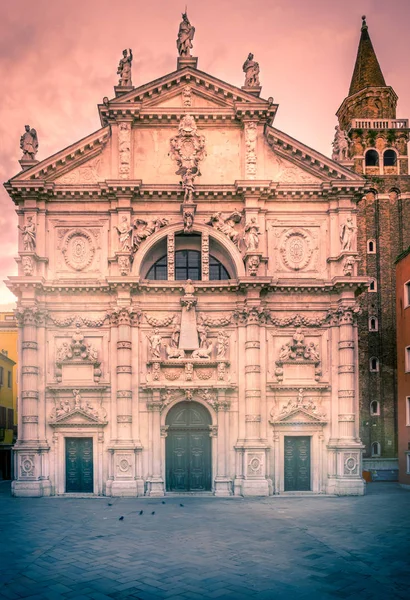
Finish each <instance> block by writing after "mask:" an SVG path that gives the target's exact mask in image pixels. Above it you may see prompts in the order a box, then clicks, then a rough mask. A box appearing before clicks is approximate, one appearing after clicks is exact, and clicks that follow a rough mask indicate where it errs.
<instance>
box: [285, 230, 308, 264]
mask: <svg viewBox="0 0 410 600" xmlns="http://www.w3.org/2000/svg"><path fill="white" fill-rule="evenodd" d="M279 251H280V254H281V256H282V260H283V262H284V264H285V265H286V266H287V267H288V268H289V269H294V270H295V271H300V270H302V269H305V268H306V267H307V266H309V263H310V261H311V258H312V254H313V240H312V238H311V236H310V235H309V234H308V233H307V232H306V231H305V230H303V229H290V230H288V231H287V232H286V233H285V235H284V236H283V237H282V241H281V244H280V247H279Z"/></svg>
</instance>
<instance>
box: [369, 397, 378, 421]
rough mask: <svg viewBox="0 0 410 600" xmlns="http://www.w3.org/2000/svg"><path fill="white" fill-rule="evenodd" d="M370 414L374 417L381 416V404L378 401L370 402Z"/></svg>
mask: <svg viewBox="0 0 410 600" xmlns="http://www.w3.org/2000/svg"><path fill="white" fill-rule="evenodd" d="M370 414H371V416H372V417H377V416H378V415H380V403H379V401H378V400H372V402H370Z"/></svg>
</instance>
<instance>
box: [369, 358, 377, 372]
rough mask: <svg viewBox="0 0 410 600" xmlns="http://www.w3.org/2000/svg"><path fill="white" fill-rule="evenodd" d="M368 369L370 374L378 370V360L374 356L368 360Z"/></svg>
mask: <svg viewBox="0 0 410 600" xmlns="http://www.w3.org/2000/svg"><path fill="white" fill-rule="evenodd" d="M369 368H370V372H371V373H377V371H378V370H379V359H378V358H375V357H374V356H373V357H372V358H371V359H370V360H369Z"/></svg>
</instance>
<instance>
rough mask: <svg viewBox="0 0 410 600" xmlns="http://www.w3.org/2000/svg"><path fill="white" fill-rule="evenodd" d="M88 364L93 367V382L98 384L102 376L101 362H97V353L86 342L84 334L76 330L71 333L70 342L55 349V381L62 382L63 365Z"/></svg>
mask: <svg viewBox="0 0 410 600" xmlns="http://www.w3.org/2000/svg"><path fill="white" fill-rule="evenodd" d="M64 364H67V365H78V364H89V365H91V366H92V367H93V377H94V381H95V382H98V381H99V380H100V377H101V375H102V372H101V369H100V367H101V362H100V361H99V360H98V352H97V350H96V349H95V348H94V346H92V345H91V343H90V342H87V341H86V339H85V337H84V334H83V333H82V332H81V331H79V330H77V331H76V332H75V333H73V335H72V338H71V341H70V342H69V343H68V342H63V344H62V345H61V346H59V347H57V348H56V379H57V381H58V382H61V381H62V376H63V365H64Z"/></svg>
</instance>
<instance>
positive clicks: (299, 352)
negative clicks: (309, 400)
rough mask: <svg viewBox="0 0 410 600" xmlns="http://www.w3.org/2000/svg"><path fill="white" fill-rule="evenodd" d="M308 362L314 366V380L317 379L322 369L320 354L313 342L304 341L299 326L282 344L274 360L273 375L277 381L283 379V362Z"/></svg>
mask: <svg viewBox="0 0 410 600" xmlns="http://www.w3.org/2000/svg"><path fill="white" fill-rule="evenodd" d="M306 362H310V363H312V364H313V365H314V366H315V374H314V377H315V380H316V381H319V379H320V376H321V375H322V371H321V369H320V355H319V350H318V347H317V345H316V344H315V343H314V342H310V343H309V344H308V343H306V341H305V336H304V333H303V331H302V329H301V328H300V327H298V328H297V329H296V331H295V333H294V334H293V337H292V340H291V341H290V342H287V343H286V344H284V345H283V346H282V347H281V349H280V351H279V357H278V359H277V360H276V369H275V375H276V377H277V381H278V382H282V381H283V377H284V369H283V367H284V364H286V363H306Z"/></svg>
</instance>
